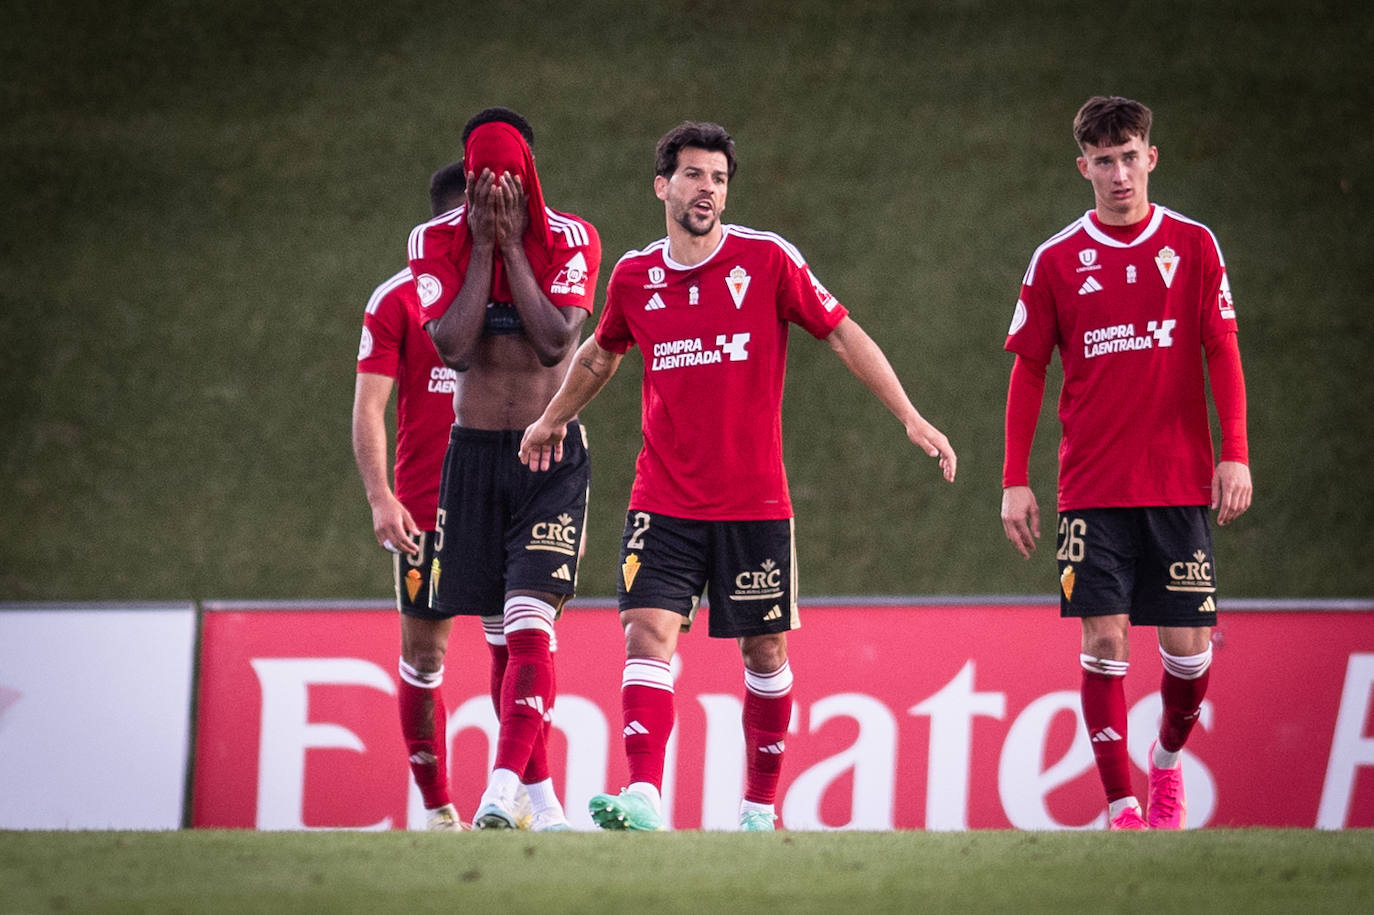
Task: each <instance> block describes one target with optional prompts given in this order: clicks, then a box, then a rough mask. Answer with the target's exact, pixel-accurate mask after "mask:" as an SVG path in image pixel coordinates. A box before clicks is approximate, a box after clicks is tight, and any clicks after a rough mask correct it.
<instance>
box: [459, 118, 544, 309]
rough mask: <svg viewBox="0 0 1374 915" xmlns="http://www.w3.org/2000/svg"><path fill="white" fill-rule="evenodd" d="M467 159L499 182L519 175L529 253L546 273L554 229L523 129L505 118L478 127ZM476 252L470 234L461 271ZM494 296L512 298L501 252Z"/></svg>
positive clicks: (495, 268)
mask: <svg viewBox="0 0 1374 915" xmlns="http://www.w3.org/2000/svg"><path fill="white" fill-rule="evenodd" d="M463 159H464V161H465V162H466V164H467V170H468V171H469V172H471V173H472V174H473V175H475V176H477V177H481V175H482V172H483V171H484V170H486V169H491V173H492V174H493V175H495V176H496V179H497V180H498V181H499V180H500V178H501V175H502V174H503V173H505V172H509V173H510V175H511V177H513V178H519V179H520V183H521V185H522V186H523V187H524V189H525V208H526V210H527V211H528V213H529V225H528V226H526V228H525V237H524V248H525V256H526V257H527V258H528V259H529V262H530V266H531V267H532V268H534V274H535V276H540V275H542V274H543V271H544V268H545V267H547V266H548V264H549V260H550V256H551V252H552V249H553V232H552V230H550V228H549V218H548V214H547V213H546V212H545V209H544V192H543V190H542V189H541V188H540V186H539V173H538V172H536V171H535V169H534V154H533V153H532V152H530V147H529V144H528V143H526V142H525V138H524V137H523V136H521V135H520V131H519V130H517V129H516V128H515V127H513V126H512V125H510V124H507V123H505V122H503V121H492V122H489V123H486V124H482V125H481V126H479V127H477V128H476V129H475V130H473V131H472V133H471V134H470V135H469V136H468V139H467V143H465V144H464V146H463ZM471 253H472V235H471V233H468V235H467V239H466V243H465V244H464V245H463V251H462V252H461V253H460V254H459V264H458V268H459V271H460V273H462V272H465V271H466V269H467V261H468V258H469V257H470V256H471ZM491 297H492V299H493V300H494V301H497V302H509V301H510V300H511V292H510V285H509V284H508V283H507V281H506V271H505V264H504V262H503V261H502V258H501V252H500V251H497V252H496V254H495V262H494V264H493V269H492V277H491Z"/></svg>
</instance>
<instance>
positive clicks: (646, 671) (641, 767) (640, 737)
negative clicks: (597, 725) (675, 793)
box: [620, 658, 674, 790]
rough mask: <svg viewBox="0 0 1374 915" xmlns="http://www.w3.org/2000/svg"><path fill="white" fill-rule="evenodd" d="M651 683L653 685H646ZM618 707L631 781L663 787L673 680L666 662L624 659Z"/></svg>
mask: <svg viewBox="0 0 1374 915" xmlns="http://www.w3.org/2000/svg"><path fill="white" fill-rule="evenodd" d="M649 684H652V685H649ZM620 707H621V710H622V712H623V714H624V720H625V731H624V734H625V759H626V761H627V762H628V763H629V764H630V781H631V782H648V783H649V784H651V785H653V786H654V787H656V788H658V789H660V790H662V788H663V759H664V755H665V754H666V753H667V750H668V737H669V736H670V735H671V734H672V733H673V715H674V706H673V677H672V674H671V673H670V669H669V666H668V662H667V661H660V660H658V659H656V658H627V659H626V661H625V675H624V678H623V679H622V681H621V688H620Z"/></svg>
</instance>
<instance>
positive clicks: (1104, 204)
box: [1078, 137, 1159, 225]
mask: <svg viewBox="0 0 1374 915" xmlns="http://www.w3.org/2000/svg"><path fill="white" fill-rule="evenodd" d="M1158 161H1159V150H1157V149H1156V148H1155V147H1153V146H1147V145H1146V143H1145V138H1144V137H1131V138H1130V139H1129V140H1128V141H1127V142H1125V143H1122V144H1120V145H1119V146H1093V145H1092V144H1085V145H1084V146H1083V155H1081V156H1079V157H1078V171H1079V173H1080V174H1082V175H1083V177H1084V178H1087V179H1088V180H1089V181H1091V182H1092V186H1093V197H1094V198H1095V200H1096V202H1097V215H1098V218H1099V219H1101V220H1102V221H1103V222H1106V223H1108V224H1115V225H1129V224H1130V223H1133V222H1139V221H1140V220H1142V219H1144V218H1145V216H1146V214H1147V213H1148V212H1149V211H1150V199H1149V195H1148V193H1147V188H1148V186H1149V182H1150V172H1152V171H1154V170H1155V163H1156V162H1158Z"/></svg>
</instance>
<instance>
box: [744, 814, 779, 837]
mask: <svg viewBox="0 0 1374 915" xmlns="http://www.w3.org/2000/svg"><path fill="white" fill-rule="evenodd" d="M776 819H777V816H776V815H775V814H771V813H764V812H763V811H762V810H745V811H743V812H742V813H740V815H739V831H740V832H772V831H773V830H774V826H773V821H774V820H776Z"/></svg>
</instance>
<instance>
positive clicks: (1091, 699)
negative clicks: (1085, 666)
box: [1080, 670, 1135, 803]
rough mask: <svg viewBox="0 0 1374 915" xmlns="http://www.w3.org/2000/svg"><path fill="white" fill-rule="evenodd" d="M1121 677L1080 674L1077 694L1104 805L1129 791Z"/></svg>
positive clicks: (1123, 686) (1127, 793)
mask: <svg viewBox="0 0 1374 915" xmlns="http://www.w3.org/2000/svg"><path fill="white" fill-rule="evenodd" d="M1123 680H1124V678H1123V677H1119V676H1112V675H1110V674H1099V673H1094V672H1092V671H1089V670H1085V671H1083V683H1082V686H1081V688H1080V693H1081V696H1082V700H1083V723H1084V724H1086V725H1087V726H1088V736H1089V737H1090V738H1091V739H1092V744H1093V756H1094V757H1096V759H1097V774H1098V775H1099V776H1100V777H1101V778H1102V787H1103V788H1104V789H1105V790H1106V792H1107V802H1108V803H1111V802H1112V801H1114V800H1117V799H1118V798H1123V797H1128V796H1130V795H1133V794H1134V793H1135V792H1133V791H1132V790H1131V758H1130V754H1129V753H1128V752H1127V750H1126V690H1125V684H1124V682H1123Z"/></svg>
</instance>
